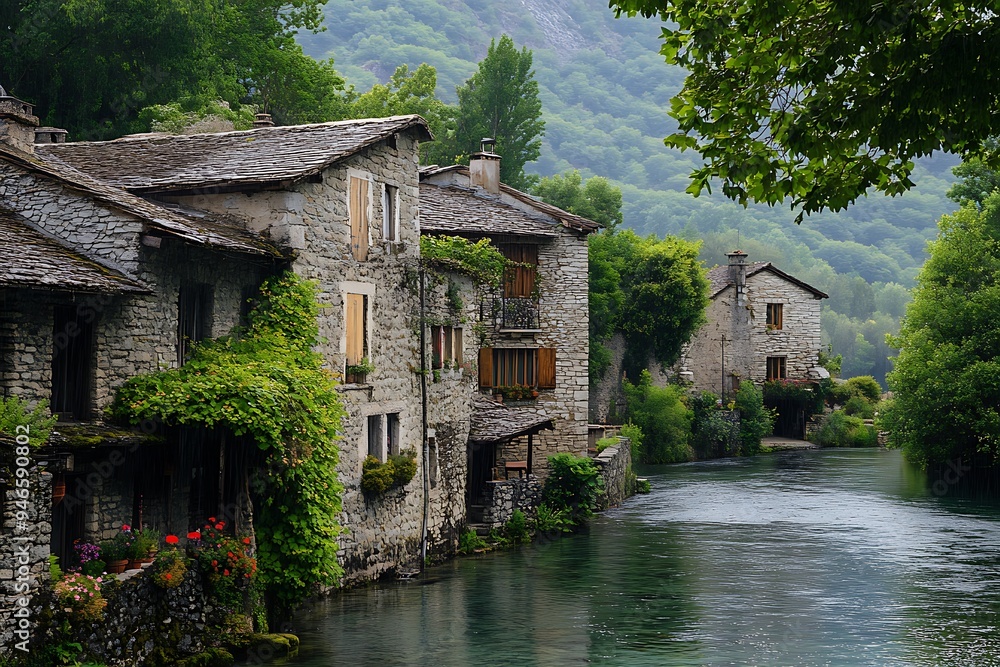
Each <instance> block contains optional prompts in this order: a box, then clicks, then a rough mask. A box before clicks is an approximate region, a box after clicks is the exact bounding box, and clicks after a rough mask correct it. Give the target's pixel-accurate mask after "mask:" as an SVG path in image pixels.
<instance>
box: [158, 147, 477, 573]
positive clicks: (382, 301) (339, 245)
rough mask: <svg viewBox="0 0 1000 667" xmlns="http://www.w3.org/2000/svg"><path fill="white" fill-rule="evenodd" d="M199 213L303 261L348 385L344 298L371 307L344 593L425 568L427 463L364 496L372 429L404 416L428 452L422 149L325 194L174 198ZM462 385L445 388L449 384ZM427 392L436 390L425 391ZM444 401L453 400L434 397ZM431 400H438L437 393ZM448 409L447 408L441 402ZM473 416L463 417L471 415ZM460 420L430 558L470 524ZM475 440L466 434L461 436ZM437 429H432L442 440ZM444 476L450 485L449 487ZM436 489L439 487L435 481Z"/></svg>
mask: <svg viewBox="0 0 1000 667" xmlns="http://www.w3.org/2000/svg"><path fill="white" fill-rule="evenodd" d="M352 175H354V176H358V177H362V178H365V179H367V180H369V182H370V194H371V198H370V201H369V214H370V216H369V219H370V227H369V241H370V243H369V252H368V256H367V258H366V259H365V260H364V261H358V260H357V259H355V258H354V257H353V255H352V254H351V247H350V241H351V230H350V223H349V211H348V190H347V188H348V185H347V184H348V178H349V176H352ZM386 184H389V185H393V186H396V187H397V188H398V197H399V198H398V205H397V210H398V217H399V227H398V231H399V234H398V241H395V242H390V241H387V240H385V238H384V235H383V210H382V188H383V186H384V185H386ZM174 199H175V200H176V201H179V202H181V203H184V204H186V205H189V206H192V207H194V208H200V209H206V210H211V211H216V212H220V213H225V214H227V215H229V216H233V217H236V218H238V219H242V220H243V221H244V222H245V223H246V226H247V227H248V228H249V229H252V230H254V231H258V232H262V233H266V234H268V235H269V236H270V237H271V238H272V239H274V240H275V241H278V242H280V243H285V244H287V245H289V246H290V247H292V248H294V249H295V250H296V251H297V257H296V259H295V261H294V263H293V269H294V270H295V271H296V273H298V274H299V275H301V276H302V277H304V278H308V279H315V280H317V281H318V283H319V291H320V294H319V299H320V301H321V303H322V304H324V306H325V308H324V309H323V311H322V312H321V315H320V323H319V324H320V336H321V337H322V338H325V340H326V343H325V344H323V345H321V346H320V348H319V352H320V353H322V354H323V356H324V358H325V360H326V366H327V368H329V369H330V371H331V372H333V373H334V374H335V375H340V376H342V375H343V373H344V368H345V365H346V351H347V347H346V337H345V336H346V334H345V330H346V326H345V323H346V295H347V294H349V293H350V294H363V295H364V296H365V297H367V298H366V302H367V304H368V306H367V308H368V313H367V327H366V343H367V356H368V358H369V359H370V361H371V362H372V364H373V365H374V366H375V371H373V372H372V373H369V374H368V376H367V377H366V379H365V382H364V383H363V384H354V385H342V386H341V390H340V391H341V393H340V395H341V398H342V400H343V403H344V407H345V408H346V410H347V417H346V418H345V419H344V421H343V425H342V439H341V442H340V450H341V451H340V463H339V465H338V468H337V471H338V477H339V480H340V482H341V483H342V484H343V485H344V487H345V490H344V494H343V514H342V516H341V523H342V524H343V525H344V526H346V527H348V528H349V530H348V531H347V532H345V533H344V535H342V536H341V544H340V546H341V550H340V559H341V564H342V565H343V567H344V569H345V572H346V575H345V579H346V580H347V581H354V580H366V579H374V578H377V577H380V576H382V575H385V574H388V573H391V572H392V571H393V570H395V569H397V568H398V567H400V566H402V565H405V564H407V563H410V562H413V561H414V560H415V559H416V558H418V554H419V543H420V538H421V531H420V525H421V519H422V514H423V460H422V458H423V457H422V456H419V455H418V457H417V466H418V469H417V473H416V475H415V476H414V478H413V480H412V481H411V482H410V483H409V484H407V485H406V486H405V487H404V488H402V489H394V490H392V491H390V492H388V493H387V494H385V495H383V496H381V497H375V498H373V497H368V496H366V494H364V493H363V492H362V491H361V488H360V482H361V473H362V462H363V461H364V458H365V456H367V454H368V423H369V417H372V418H374V419H381V420H382V423H383V424H384V423H385V415H388V414H397V415H398V416H399V448H400V450H406V449H413V450H415V451H416V452H418V454H419V453H420V452H421V450H422V446H423V443H422V432H421V430H422V429H421V399H420V375H419V372H418V371H419V368H420V359H419V338H418V332H419V324H418V319H417V317H418V315H417V313H418V307H417V306H418V302H417V299H418V291H417V287H418V280H417V277H418V271H417V268H418V260H419V254H420V245H419V229H418V218H417V215H418V208H419V202H418V164H417V142H416V141H415V140H414V139H413V137H412V136H411V135H410V134H406V133H404V134H400V135H397V138H396V147H395V148H393V147H390V146H388V145H387V144H386V143H384V142H382V143H379V144H376V145H374V146H371V147H369V148H367V149H365V150H363V151H361V152H360V153H358V154H356V155H353V156H351V157H350V158H348V159H346V160H343V161H341V162H339V163H337V164H335V165H333V166H332V167H330V168H329V169H327V170H326V171H325V172H324V173H323V178H322V181H321V182H311V183H304V182H303V183H298V184H296V185H294V186H293V187H292V189H290V190H287V191H280V192H260V193H251V194H244V193H239V194H217V195H199V196H192V197H179V198H174ZM452 381H455V382H458V380H457V379H456V380H453V379H452V378H449V382H452ZM429 389H430V388H429ZM438 393H440V394H444V393H446V392H445V391H444V390H438ZM429 394H430V390H429ZM439 400H443V399H439ZM466 409H467V408H466ZM460 419H461V414H460V413H459V414H458V415H456V418H455V419H448V420H444V419H441V420H439V421H438V422H437V423H438V424H439V425H440V426H439V428H440V431H441V433H442V434H445V433H447V434H448V435H447V437H446V438H445V440H446V441H447V442H438V447H439V449H438V451H437V469H438V473H439V476H438V483H437V485H436V486H435V487H434V488H432V492H431V496H430V501H431V506H432V509H431V512H430V519H431V523H430V525H429V527H428V528H429V533H430V536H431V540H432V543H431V545H430V546H431V548H436V549H439V550H448V549H450V548H451V540H452V537H451V535H452V533H453V532H455V530H456V529H455V527H454V526H455V523H456V522H457V521H459V520H460V517H462V515H464V511H465V508H464V496H463V495H462V494H461V493H456V492H455V489H456V488H458V487H459V486H460V485H461V486H463V487H464V482H465V480H464V474H465V473H464V470H465V468H464V462H463V457H464V447H461V448H459V447H458V446H457V444H456V443H457V442H459V441H460V439H461V438H464V437H465V436H464V435H463V434H462V433H461V429H460V428H459V427H456V426H455V425H456V424H457V423H459V422H460ZM465 428H467V426H466V427H465ZM437 430H438V429H435V433H437ZM444 475H447V476H448V478H447V480H444ZM432 478H433V476H432Z"/></svg>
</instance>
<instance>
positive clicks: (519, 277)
mask: <svg viewBox="0 0 1000 667" xmlns="http://www.w3.org/2000/svg"><path fill="white" fill-rule="evenodd" d="M499 249H500V252H501V253H503V256H504V257H506V258H507V259H509V260H510V261H511V262H514V263H516V265H515V266H511V267H510V268H508V269H507V270H506V272H505V274H504V289H503V295H504V298H507V299H528V298H531V297H532V296H533V295H534V291H535V279H536V275H537V272H538V246H537V245H532V244H524V243H505V244H503V245H501V246H500V248H499Z"/></svg>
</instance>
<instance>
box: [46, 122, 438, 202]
mask: <svg viewBox="0 0 1000 667" xmlns="http://www.w3.org/2000/svg"><path fill="white" fill-rule="evenodd" d="M406 130H414V131H416V132H417V133H418V134H419V135H420V139H421V140H429V139H431V138H432V137H431V134H430V130H429V129H428V128H427V122H426V121H425V120H424V119H423V118H421V117H420V116H416V115H410V116H393V117H391V118H369V119H362V120H344V121H336V122H332V123H318V124H313V125H292V126H284V127H259V128H254V129H252V130H242V131H237V132H219V133H213V134H191V135H171V136H166V137H164V136H148V135H147V136H137V137H123V138H121V139H115V140H114V141H100V142H71V143H65V144H40V145H38V146H36V149H35V150H36V151H37V152H38V154H39V155H42V156H44V157H45V158H47V159H54V160H60V161H62V162H64V163H65V164H67V165H70V166H72V167H75V168H76V169H79V170H81V171H86V172H87V173H89V174H92V175H94V176H96V177H98V178H100V179H102V180H104V181H107V182H108V183H111V184H113V185H115V186H118V187H120V188H124V189H126V190H129V191H130V192H136V193H143V192H166V191H177V190H203V189H206V188H213V187H223V186H237V185H251V184H265V183H274V182H281V181H289V180H291V181H295V180H299V179H303V178H308V177H310V176H314V175H316V174H319V173H321V172H322V171H323V170H324V169H326V168H327V167H329V166H330V165H331V164H333V163H335V162H337V161H338V160H341V159H343V158H345V157H347V156H349V155H353V154H354V153H357V152H358V151H359V150H361V149H363V148H365V147H367V146H370V145H372V144H374V143H377V142H379V141H382V140H383V139H386V138H388V137H389V136H391V135H393V134H396V133H399V132H403V131H406Z"/></svg>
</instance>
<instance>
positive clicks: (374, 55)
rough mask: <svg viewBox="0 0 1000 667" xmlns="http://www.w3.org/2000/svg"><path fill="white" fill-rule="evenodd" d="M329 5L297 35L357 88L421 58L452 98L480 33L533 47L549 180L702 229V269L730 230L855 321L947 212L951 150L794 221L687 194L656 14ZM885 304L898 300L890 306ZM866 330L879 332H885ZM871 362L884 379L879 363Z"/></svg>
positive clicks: (447, 4) (578, 6) (599, 4)
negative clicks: (882, 187)
mask: <svg viewBox="0 0 1000 667" xmlns="http://www.w3.org/2000/svg"><path fill="white" fill-rule="evenodd" d="M325 14H326V17H327V18H326V26H327V30H326V31H325V32H322V33H319V34H316V35H302V36H301V37H300V41H301V42H302V44H303V46H304V47H305V50H306V51H307V53H309V54H310V55H313V56H315V57H317V58H327V57H333V58H334V59H335V63H336V67H337V69H338V70H339V71H340V72H341V73H342V74H343V75H344V76H345V77H346V78H347V80H348V82H349V83H351V84H353V85H354V86H355V87H356V88H357V89H358V90H360V91H363V90H367V89H368V88H369V87H370V86H371V84H373V83H375V82H376V81H385V80H386V79H387V78H388V77H389V75H390V74H391V73H392V72H393V71H394V70H395V68H396V67H397V66H398V65H400V64H403V63H405V64H408V65H410V66H411V68H412V67H415V66H417V65H419V64H420V63H423V62H426V63H429V64H430V65H433V66H434V67H435V68H436V69H437V72H438V95H439V96H440V97H441V98H442V99H444V100H446V101H448V102H454V101H455V87H456V86H457V85H459V84H461V83H462V82H464V81H465V79H467V78H468V77H469V76H470V75H471V74H472V73H473V71H474V70H475V68H476V64H477V63H478V61H479V60H480V59H482V58H483V56H485V54H486V48H487V46H488V45H489V41H490V39H491V38H494V37H499V35H500V34H502V33H507V34H509V35H511V36H512V37H513V38H514V41H515V43H516V44H517V45H518V46H521V45H525V46H527V47H528V48H530V49H532V50H533V51H534V63H535V71H536V78H537V80H538V82H539V86H540V92H541V97H542V103H543V105H544V117H545V122H546V131H545V137H544V144H543V148H542V158H541V159H540V160H539V161H538V162H536V163H534V164H532V165H528V170H529V171H533V172H536V173H539V174H542V175H546V176H547V175H551V174H555V173H561V172H563V171H565V170H566V169H570V168H575V169H579V170H581V172H583V174H584V176H591V175H601V176H605V177H607V178H610V179H612V180H613V181H614V182H615V183H616V184H617V185H619V186H620V187H621V188H622V193H623V195H624V200H625V206H624V214H625V225H627V226H629V227H632V228H634V229H636V230H637V231H639V232H641V233H652V232H655V233H657V234H679V235H682V236H684V237H686V238H697V239H703V240H704V242H705V243H704V246H703V251H702V256H703V258H704V259H705V261H706V264H707V265H708V266H712V265H714V264H716V263H720V262H722V261H724V256H723V253H724V252H725V251H726V250H729V249H732V248H734V247H735V246H736V245H737V233H739V245H740V246H741V247H742V248H743V249H744V250H746V251H747V252H749V253H750V255H751V259H753V260H771V261H774V262H776V263H777V264H778V265H779V266H781V267H782V269H784V270H786V271H788V272H790V273H793V274H794V275H796V276H798V277H800V278H802V279H803V280H806V281H808V282H811V283H812V284H814V285H816V286H817V287H819V288H820V289H823V290H824V291H827V292H830V293H831V295H833V294H834V291H837V292H838V294H837V297H838V298H837V300H836V301H835V302H834V303H832V304H831V306H833V309H834V310H836V311H837V312H838V313H840V314H841V315H842V316H846V317H848V318H853V319H855V320H857V324H858V326H860V323H862V322H864V321H866V320H868V319H872V318H874V319H876V320H877V319H878V318H877V317H875V316H876V315H877V314H879V313H885V311H882V310H879V307H880V304H879V303H877V299H876V298H874V297H878V296H879V295H880V294H881V291H882V289H883V285H884V284H885V283H899V284H901V285H904V286H906V287H909V286H911V285H912V281H913V278H914V276H915V275H916V272H917V270H918V268H919V267H920V265H921V264H922V263H923V260H924V258H925V254H924V247H925V244H926V242H927V240H929V239H931V238H933V237H934V234H935V232H936V228H935V223H936V222H937V220H938V218H939V217H940V216H941V215H942V214H944V213H946V212H949V211H952V210H954V209H955V205H954V204H953V203H952V202H951V201H950V200H948V199H947V198H946V197H945V192H946V191H947V189H948V187H949V185H950V184H951V182H952V181H953V180H954V179H953V176H952V174H951V167H953V166H954V165H956V164H957V163H958V160H957V158H955V157H953V156H947V155H945V156H941V157H935V158H933V159H926V160H923V161H921V162H920V163H918V168H917V171H916V173H915V178H914V180H915V181H916V182H917V187H916V188H915V189H914V190H913V191H911V192H908V193H907V194H905V195H903V196H902V197H897V198H888V197H884V196H883V195H881V194H876V195H873V196H872V197H871V198H869V199H866V200H863V201H860V202H859V203H858V204H857V205H855V206H853V207H852V208H850V209H848V210H847V211H846V212H841V213H838V214H833V213H825V214H821V215H813V216H811V217H809V218H807V219H806V220H805V221H804V222H803V224H802V225H800V226H796V225H795V224H794V223H793V222H792V220H793V217H794V216H793V214H792V213H791V212H790V211H789V210H787V209H784V208H768V207H766V206H751V207H750V208H748V209H744V208H742V207H741V206H739V205H737V204H734V203H732V202H730V201H729V200H727V199H725V198H724V197H722V196H721V195H718V194H716V195H709V196H702V197H700V198H693V197H691V196H690V195H688V194H686V193H685V192H684V188H686V187H687V185H688V178H687V175H688V173H689V172H690V171H691V170H692V169H693V168H694V166H695V164H696V160H697V155H696V154H693V153H691V152H687V153H680V152H679V151H676V150H672V149H668V148H666V147H665V146H664V145H663V137H664V136H666V135H667V134H669V133H670V132H671V131H673V129H674V123H673V121H672V119H670V118H669V117H668V116H667V114H666V109H667V108H668V101H669V99H670V97H671V95H672V94H673V93H674V92H675V91H677V90H679V88H680V86H681V85H682V82H683V78H684V73H683V71H682V70H680V69H679V68H676V67H671V66H668V65H667V64H666V63H665V62H664V61H663V58H662V56H660V55H659V53H658V49H659V40H658V35H659V31H660V25H659V23H658V22H657V21H653V20H647V19H642V18H620V19H616V18H615V17H614V14H613V12H612V11H611V10H609V9H608V7H607V2H606V0H562V1H559V2H556V1H555V0H521V2H518V3H497V2H494V1H492V0H464V1H459V0H405V1H403V0H329V1H328V3H327V5H326V9H325ZM852 275H854V276H860V277H861V278H863V279H864V281H863V282H865V283H868V284H869V288H868V289H870V290H873V295H874V296H873V298H868V297H869V295H868V294H867V293H866V294H861V295H855V294H854V292H855V291H857V290H859V289H863V288H861V287H860V283H861V281H858V282H853V283H852V282H851V281H850V280H849V276H852ZM845 290H847V291H850V292H851V294H849V295H844V294H843V292H844V291H845ZM894 294H896V292H894ZM842 300H843V301H850V302H853V303H854V307H853V308H849V307H848V305H846V304H845V303H840V301H842ZM883 301H885V299H883ZM887 308H890V307H888V306H887ZM890 309H891V310H901V309H900V308H899V307H898V304H894V305H892V306H891V308H890ZM892 319H894V320H897V321H898V315H894V316H893V318H892ZM828 320H829V321H830V322H833V320H831V319H830V318H824V329H825V334H826V335H827V337H828V339H829V340H830V341H831V342H833V344H834V349H835V352H836V351H842V352H844V353H845V356H851V355H854V354H855V352H854V343H855V339H856V334H857V333H858V332H859V331H860V329H859V330H858V331H851V332H846V330H845V333H841V334H838V333H837V331H834V330H832V329H831V328H830V327H829V326H827V321H828ZM831 326H832V325H831ZM886 326H887V327H888V328H889V329H892V326H889V325H886ZM881 328H885V327H880V329H881ZM868 335H871V336H874V337H878V338H881V332H869V334H868ZM865 337H866V339H867V335H866V336H865ZM838 338H839V339H838ZM867 343H869V344H871V345H874V346H879V345H881V346H882V348H880V349H878V350H876V351H875V352H874V353H873V354H874V356H875V357H879V356H884V355H883V352H885V353H888V350H887V349H883V348H884V343H881V341H873V340H870V339H869V340H867ZM865 356H868V355H865ZM868 365H869V364H868V363H867V362H865V363H863V364H862V366H863V367H868ZM882 365H883V366H884V364H882ZM851 370H852V369H848V368H845V374H846V373H847V372H851ZM872 370H873V372H876V374H877V375H880V374H881V373H879V372H878V371H879V370H884V369H872Z"/></svg>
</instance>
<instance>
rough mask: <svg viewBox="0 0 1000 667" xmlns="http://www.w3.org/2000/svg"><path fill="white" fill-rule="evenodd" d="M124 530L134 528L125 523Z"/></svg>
mask: <svg viewBox="0 0 1000 667" xmlns="http://www.w3.org/2000/svg"><path fill="white" fill-rule="evenodd" d="M122 530H132V526H130V525H128V524H127V523H123V524H122Z"/></svg>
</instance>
